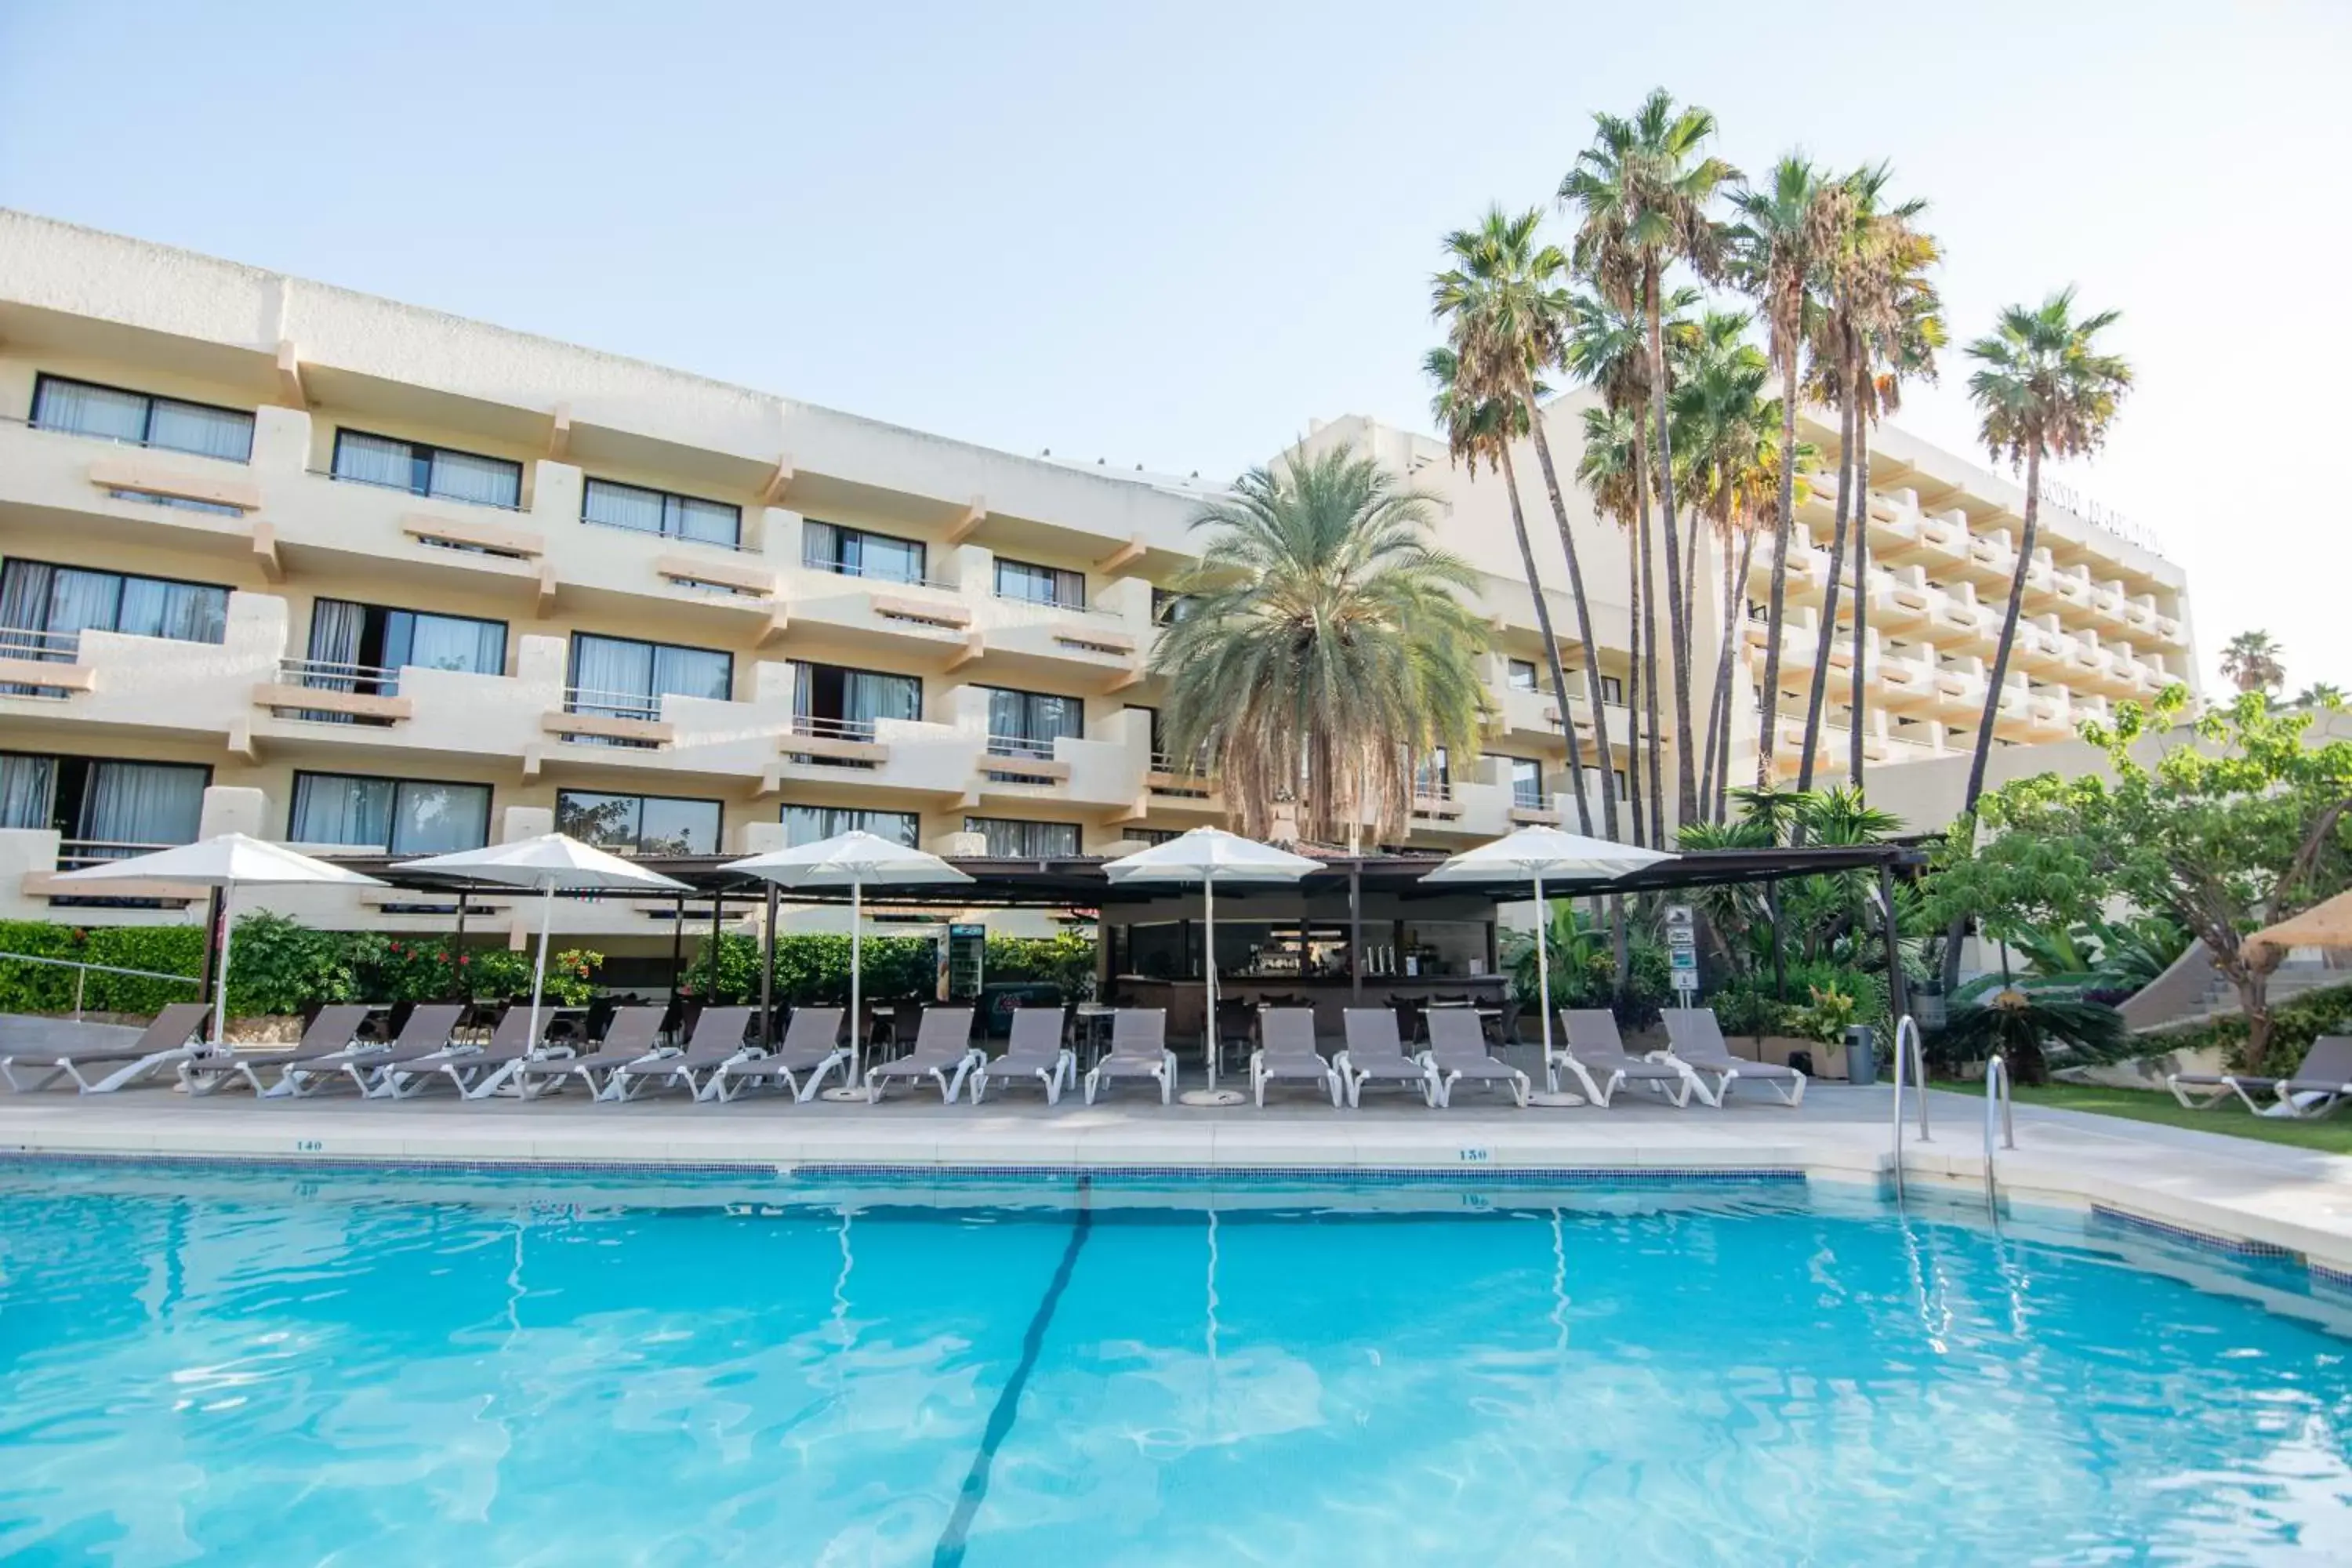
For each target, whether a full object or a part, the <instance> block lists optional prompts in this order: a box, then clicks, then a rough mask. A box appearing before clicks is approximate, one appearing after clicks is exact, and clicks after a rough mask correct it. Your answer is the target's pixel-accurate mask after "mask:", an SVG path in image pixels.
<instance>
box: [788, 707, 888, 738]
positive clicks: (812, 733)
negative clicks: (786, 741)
mask: <svg viewBox="0 0 2352 1568" xmlns="http://www.w3.org/2000/svg"><path fill="white" fill-rule="evenodd" d="M784 733H786V734H787V735H806V736H808V737H810V738H811V739H813V740H820V741H869V742H870V741H872V740H873V739H874V736H875V733H876V731H875V721H874V720H871V719H830V718H827V717H825V716H824V714H822V713H795V714H793V717H792V721H791V723H790V726H789V727H788V728H787V729H786V730H785V731H784Z"/></svg>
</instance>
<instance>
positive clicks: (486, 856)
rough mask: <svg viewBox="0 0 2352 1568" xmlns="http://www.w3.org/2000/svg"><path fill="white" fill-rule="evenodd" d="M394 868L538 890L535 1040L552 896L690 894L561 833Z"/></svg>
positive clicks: (532, 1000) (533, 1012)
mask: <svg viewBox="0 0 2352 1568" xmlns="http://www.w3.org/2000/svg"><path fill="white" fill-rule="evenodd" d="M394 870H397V871H424V872H427V873H430V874H432V875H434V876H439V877H454V878H461V879H467V880H471V881H476V882H496V883H498V884H499V886H501V887H508V888H535V889H538V890H539V960H538V962H537V963H534V964H533V965H532V966H531V972H530V1037H531V1038H532V1039H534V1040H535V1039H537V1038H539V1001H540V996H541V994H542V993H543V992H544V991H545V989H546V987H547V928H548V926H549V924H550V923H551V921H553V920H554V918H555V895H556V894H558V893H585V892H594V891H597V890H599V889H620V890H639V891H644V890H652V889H659V890H660V891H662V892H667V893H685V892H691V891H692V890H693V889H690V888H688V886H687V885H686V884H685V883H684V882H681V881H678V880H677V879H675V878H671V877H665V876H663V875H662V874H661V873H660V872H659V871H652V870H647V869H646V868H645V867H643V866H639V865H636V864H635V863H634V862H632V861H629V860H625V859H623V858H621V857H620V856H618V855H611V854H607V853H605V852H604V850H602V849H599V848H597V847H595V846H593V845H592V844H583V843H581V842H580V840H578V839H577V838H568V837H564V836H563V835H562V834H561V833H542V834H541V835H540V836H539V837H536V838H521V839H517V840H516V841H515V842H514V843H512V844H487V845H484V846H483V847H481V848H479V849H459V850H457V851H456V852H454V853H452V854H448V855H428V856H426V857H425V858H424V859H422V860H404V861H402V862H401V863H400V864H399V865H398V866H396V867H394Z"/></svg>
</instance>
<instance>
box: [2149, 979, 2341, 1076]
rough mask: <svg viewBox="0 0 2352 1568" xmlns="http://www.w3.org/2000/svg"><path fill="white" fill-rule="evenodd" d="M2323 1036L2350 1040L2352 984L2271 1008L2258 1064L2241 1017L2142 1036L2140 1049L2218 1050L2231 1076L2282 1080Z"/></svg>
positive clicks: (2312, 992)
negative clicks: (2267, 1034) (2260, 1075)
mask: <svg viewBox="0 0 2352 1568" xmlns="http://www.w3.org/2000/svg"><path fill="white" fill-rule="evenodd" d="M2322 1035H2352V984H2346V985H2330V986H2328V987H2326V989H2325V990H2320V991H2306V992H2305V993H2304V994H2302V995H2300V996H2297V997H2295V998H2294V1000H2293V1001H2290V1002H2282V1003H2280V1004H2279V1005H2277V1006H2275V1007H2273V1008H2272V1009H2271V1037H2270V1040H2269V1042H2268V1045H2267V1048H2266V1049H2265V1050H2264V1051H2263V1059H2262V1060H2260V1061H2250V1060H2248V1059H2247V1057H2246V1021H2245V1019H2243V1018H2216V1019H2215V1020H2213V1022H2211V1023H2210V1024H2200V1025H2199V1026H2197V1027H2195V1028H2193V1029H2177V1030H2168V1031H2166V1032H2164V1033H2161V1034H2154V1035H2142V1036H2140V1037H2139V1040H2138V1044H2139V1045H2140V1046H2141V1047H2144V1048H2145V1049H2146V1050H2147V1051H2149V1052H2158V1051H2190V1050H2198V1049H2200V1048H2202V1047H2208V1046H2218V1047H2221V1054H2222V1057H2223V1058H2224V1059H2226V1060H2227V1061H2228V1062H2229V1064H2230V1067H2231V1070H2232V1071H2235V1072H2243V1073H2263V1074H2267V1075H2269V1076H2271V1077H2283V1076H2284V1075H2285V1074H2287V1073H2290V1072H2293V1071H2294V1068H2295V1067H2296V1066H2297V1065H2298V1064H2299V1063H2300V1062H2301V1061H2302V1060H2303V1054H2304V1053H2305V1051H2307V1050H2309V1049H2311V1042H2312V1041H2314V1040H2315V1039H2317V1038H2318V1037H2320V1036H2322Z"/></svg>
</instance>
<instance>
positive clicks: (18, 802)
mask: <svg viewBox="0 0 2352 1568" xmlns="http://www.w3.org/2000/svg"><path fill="white" fill-rule="evenodd" d="M57 782H58V760H57V759H56V758H55V757H28V756H26V755H24V754H22V753H21V752H20V753H16V754H11V753H8V752H0V827H33V828H43V827H48V826H52V825H53V824H54V823H55V821H56V811H55V801H56V790H57Z"/></svg>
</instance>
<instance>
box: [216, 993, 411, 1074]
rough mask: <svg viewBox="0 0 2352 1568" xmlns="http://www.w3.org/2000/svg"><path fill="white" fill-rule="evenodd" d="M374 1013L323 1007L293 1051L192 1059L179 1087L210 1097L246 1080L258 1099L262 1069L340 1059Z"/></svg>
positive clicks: (356, 1006) (351, 1006)
mask: <svg viewBox="0 0 2352 1568" xmlns="http://www.w3.org/2000/svg"><path fill="white" fill-rule="evenodd" d="M374 1011H375V1008H374V1006H373V1005H372V1004H370V1003H366V1002H337V1003H334V1004H332V1005H329V1006H325V1007H321V1008H320V1009H319V1016H317V1017H315V1018H313V1019H311V1020H310V1026H308V1027H307V1028H305V1029H304V1030H303V1031H302V1037H301V1038H300V1039H299V1040H297V1041H296V1042H295V1043H294V1048H293V1049H292V1050H290V1051H215V1052H214V1053H212V1054H211V1055H210V1056H202V1057H191V1058H189V1059H188V1060H186V1061H184V1062H182V1063H181V1064H180V1087H181V1088H182V1089H186V1090H187V1091H188V1092H189V1093H190V1094H210V1093H212V1092H213V1090H215V1089H220V1088H223V1087H225V1086H226V1085H228V1084H232V1083H235V1082H236V1080H237V1079H244V1080H245V1081H246V1082H247V1084H249V1085H251V1086H252V1089H253V1092H254V1093H255V1094H256V1095H259V1094H261V1093H262V1092H263V1090H262V1087H261V1073H260V1069H261V1068H268V1067H278V1068H286V1067H291V1066H293V1065H294V1064H295V1063H296V1062H315V1061H318V1060H320V1058H325V1057H332V1056H341V1054H342V1053H343V1052H345V1051H348V1050H350V1049H351V1048H352V1046H353V1045H355V1044H357V1043H358V1041H359V1037H360V1026H361V1025H362V1024H364V1023H366V1022H367V1017H368V1015H369V1014H370V1013H373V1012H374Z"/></svg>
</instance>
